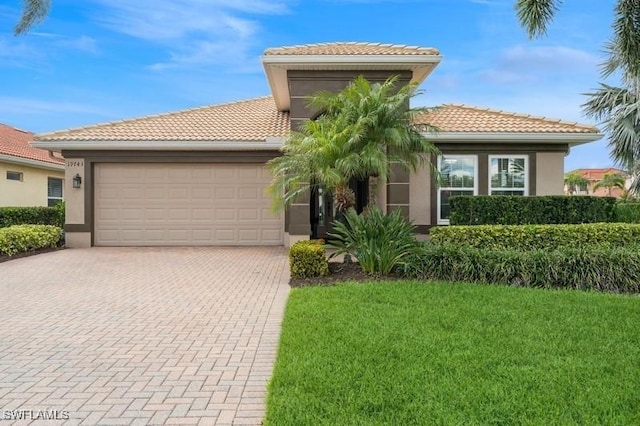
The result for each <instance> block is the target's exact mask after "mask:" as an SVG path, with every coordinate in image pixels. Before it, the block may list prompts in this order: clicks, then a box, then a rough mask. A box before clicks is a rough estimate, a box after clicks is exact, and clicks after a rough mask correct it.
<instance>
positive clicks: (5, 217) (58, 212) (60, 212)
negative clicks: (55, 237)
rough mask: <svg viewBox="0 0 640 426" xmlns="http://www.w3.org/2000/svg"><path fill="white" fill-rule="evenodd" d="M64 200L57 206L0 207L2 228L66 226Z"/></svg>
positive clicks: (0, 226) (0, 224)
mask: <svg viewBox="0 0 640 426" xmlns="http://www.w3.org/2000/svg"><path fill="white" fill-rule="evenodd" d="M64 208H65V207H64V202H62V201H61V202H59V203H58V204H57V205H56V206H55V207H0V228H6V227H8V226H13V225H54V226H57V227H59V228H62V227H63V226H64Z"/></svg>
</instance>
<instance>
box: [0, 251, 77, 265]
mask: <svg viewBox="0 0 640 426" xmlns="http://www.w3.org/2000/svg"><path fill="white" fill-rule="evenodd" d="M64 249H65V248H64V247H50V248H43V249H39V250H32V251H25V252H23V253H18V254H15V255H13V256H5V255H3V254H0V263H2V262H8V261H10V260H14V259H20V258H21V257H29V256H35V255H36V254H42V253H49V252H51V251H58V250H64Z"/></svg>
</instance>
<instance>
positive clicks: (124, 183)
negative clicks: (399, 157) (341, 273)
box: [33, 43, 602, 247]
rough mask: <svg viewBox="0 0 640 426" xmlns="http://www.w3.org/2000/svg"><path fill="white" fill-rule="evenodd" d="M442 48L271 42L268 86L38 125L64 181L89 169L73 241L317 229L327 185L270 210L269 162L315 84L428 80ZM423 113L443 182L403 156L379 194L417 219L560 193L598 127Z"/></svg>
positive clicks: (71, 206)
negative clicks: (59, 126)
mask: <svg viewBox="0 0 640 426" xmlns="http://www.w3.org/2000/svg"><path fill="white" fill-rule="evenodd" d="M440 60H441V56H440V54H439V52H438V50H436V49H433V48H421V47H413V46H399V45H390V44H377V43H326V44H311V45H300V46H289V47H281V48H271V49H267V50H266V51H265V52H264V55H263V56H262V57H261V61H262V64H263V66H264V69H265V72H266V76H267V80H268V83H269V86H270V88H271V92H272V93H271V96H267V97H260V98H256V99H250V100H244V101H238V102H232V103H227V104H222V105H213V106H206V107H202V108H195V109H190V110H185V111H178V112H173V113H168V114H161V115H155V116H149V117H142V118H136V119H131V120H124V121H118V122H111V123H106V124H98V125H94V126H89V127H83V128H79V129H71V130H64V131H59V132H53V133H47V134H41V135H38V136H37V138H36V141H35V142H34V143H33V144H34V146H37V147H38V148H42V149H48V150H53V151H57V152H61V153H62V155H63V156H64V157H65V158H66V160H67V169H66V176H67V181H70V180H71V179H72V178H73V177H75V176H78V177H80V178H81V179H82V186H81V188H79V189H70V190H69V191H68V192H67V193H66V203H67V218H66V225H65V230H66V241H67V244H68V245H69V246H70V247H88V246H155V245H158V246H165V245H185V246H189V245H283V244H284V245H287V246H288V245H290V244H291V243H292V242H294V241H296V240H300V239H308V238H309V237H310V236H314V237H315V236H318V237H322V236H323V235H324V234H325V233H326V232H327V229H328V227H327V224H328V223H329V222H330V221H331V220H332V219H333V208H332V203H331V198H330V197H329V196H327V195H326V194H322V193H321V192H319V193H315V194H313V195H312V196H310V197H309V198H308V199H306V198H305V199H301V200H298V201H297V202H296V203H294V204H293V205H291V206H290V207H289V208H288V209H287V210H286V211H285V212H284V213H283V214H274V213H273V212H272V210H271V200H270V199H269V197H268V196H267V195H266V193H265V187H266V186H267V185H268V183H269V182H270V179H271V176H270V174H269V171H268V169H267V168H266V167H265V162H266V161H268V160H269V159H271V158H274V157H276V156H278V155H279V152H280V151H279V150H280V148H281V147H282V144H283V142H284V140H285V137H286V135H287V132H289V131H290V130H291V129H296V128H297V126H298V125H299V124H300V123H301V122H303V121H304V120H309V119H313V118H314V113H315V112H314V111H310V110H309V108H308V107H307V98H308V96H309V95H311V94H313V93H315V92H317V91H318V90H331V91H338V90H341V89H342V88H344V87H346V86H347V85H348V84H349V83H350V82H351V81H352V80H353V79H354V78H355V77H356V76H358V75H363V76H364V77H365V78H367V79H369V80H370V81H374V82H377V81H384V80H386V79H387V78H388V77H390V76H392V75H397V76H398V78H399V82H400V83H401V84H404V83H408V82H416V83H421V82H422V81H424V79H425V78H427V76H428V75H429V74H430V73H431V72H432V71H433V69H434V68H435V67H436V66H437V65H438V63H439V62H440ZM426 123H428V124H431V125H434V126H437V127H438V128H439V130H440V131H439V133H437V134H435V135H431V134H429V135H428V136H429V137H430V138H431V139H432V140H433V142H434V143H435V144H436V145H437V146H438V147H439V148H440V150H441V151H442V153H443V155H442V157H441V158H437V159H433V161H436V162H437V164H438V167H440V169H441V171H442V174H443V176H444V180H443V184H442V185H440V186H439V187H437V186H436V185H435V183H434V180H433V179H431V176H430V173H429V172H428V170H427V169H426V168H425V169H424V170H419V171H418V172H417V173H406V172H404V171H402V170H396V171H395V172H394V173H393V176H392V177H391V179H390V181H389V182H388V183H387V185H386V186H383V188H381V191H380V194H378V198H377V200H378V204H379V205H380V207H382V208H384V209H386V210H391V209H399V210H401V211H402V212H403V213H404V215H405V216H406V217H407V218H409V219H411V220H412V221H413V222H414V223H415V224H416V225H417V230H418V232H420V233H427V232H428V229H429V227H430V226H433V225H436V224H446V223H447V221H448V215H449V202H448V201H449V197H451V196H452V195H457V194H513V195H524V196H526V195H544V194H562V193H563V166H564V157H565V155H566V154H567V152H568V151H569V149H570V147H571V146H574V145H578V144H583V143H587V142H592V141H595V140H598V139H600V138H601V137H602V135H601V134H600V133H599V132H598V129H596V128H595V127H592V126H588V125H581V124H577V123H570V122H564V121H561V120H557V119H548V118H543V117H533V116H530V115H526V114H514V113H508V112H503V111H497V110H492V109H487V108H478V107H473V106H468V105H442V106H441V107H440V108H437V109H435V110H431V111H430V112H428V113H425V114H424V115H422V116H420V117H419V118H418V119H417V122H416V124H426ZM363 187H366V185H361V184H360V185H355V189H356V190H357V191H364V188H363ZM359 199H360V200H361V202H363V201H365V200H363V197H359Z"/></svg>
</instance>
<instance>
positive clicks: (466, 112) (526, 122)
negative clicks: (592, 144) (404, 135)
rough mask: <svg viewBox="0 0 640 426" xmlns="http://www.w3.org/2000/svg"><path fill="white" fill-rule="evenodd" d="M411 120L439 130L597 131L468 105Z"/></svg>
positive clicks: (572, 124) (450, 107)
mask: <svg viewBox="0 0 640 426" xmlns="http://www.w3.org/2000/svg"><path fill="white" fill-rule="evenodd" d="M415 122H416V124H430V125H432V126H435V127H437V128H438V129H439V130H440V131H441V132H470V133H480V132H505V133H598V129H597V128H596V127H593V126H589V125H585V124H578V123H573V122H568V121H562V120H557V119H551V118H545V117H536V116H533V115H527V114H517V113H511V112H505V111H500V110H495V109H489V108H480V107H474V106H470V105H453V104H446V105H442V106H440V107H437V108H434V109H432V110H429V111H427V112H425V113H423V114H421V115H420V116H418V117H417V119H416V120H415Z"/></svg>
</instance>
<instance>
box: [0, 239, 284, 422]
mask: <svg viewBox="0 0 640 426" xmlns="http://www.w3.org/2000/svg"><path fill="white" fill-rule="evenodd" d="M288 279H289V275H288V268H287V260H286V252H285V249H284V248H281V247H276V248H225V247H216V248H213V247H210V248H209V247H208V248H92V249H74V250H62V251H58V252H53V253H47V254H41V255H37V256H32V257H28V258H23V259H16V260H12V261H9V262H5V263H0V295H1V299H0V300H2V305H1V306H0V423H2V424H3V425H4V424H7V425H8V424H12V423H14V422H12V421H9V422H6V421H2V420H4V419H7V418H8V417H10V416H13V417H14V418H15V416H23V417H27V419H25V420H23V421H17V422H15V424H51V420H47V421H41V420H37V421H33V420H32V419H33V418H38V419H43V418H46V417H45V416H49V418H52V417H54V418H58V419H64V418H66V417H68V418H69V420H66V421H64V422H57V423H58V424H65V425H66V424H69V425H71V424H83V425H84V424H87V425H94V424H105V425H120V424H122V425H137V424H207V425H208V424H220V425H224V424H260V422H261V420H262V418H263V415H264V408H265V400H264V397H265V394H266V384H267V381H268V380H269V378H270V376H271V372H272V368H273V363H274V360H275V356H276V350H277V343H278V337H279V333H280V324H281V320H282V316H283V311H284V306H285V302H286V298H287V295H288V291H289V286H288V284H287V283H288ZM12 410H16V411H12ZM25 410H32V411H25ZM29 417H30V418H31V419H29Z"/></svg>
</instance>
